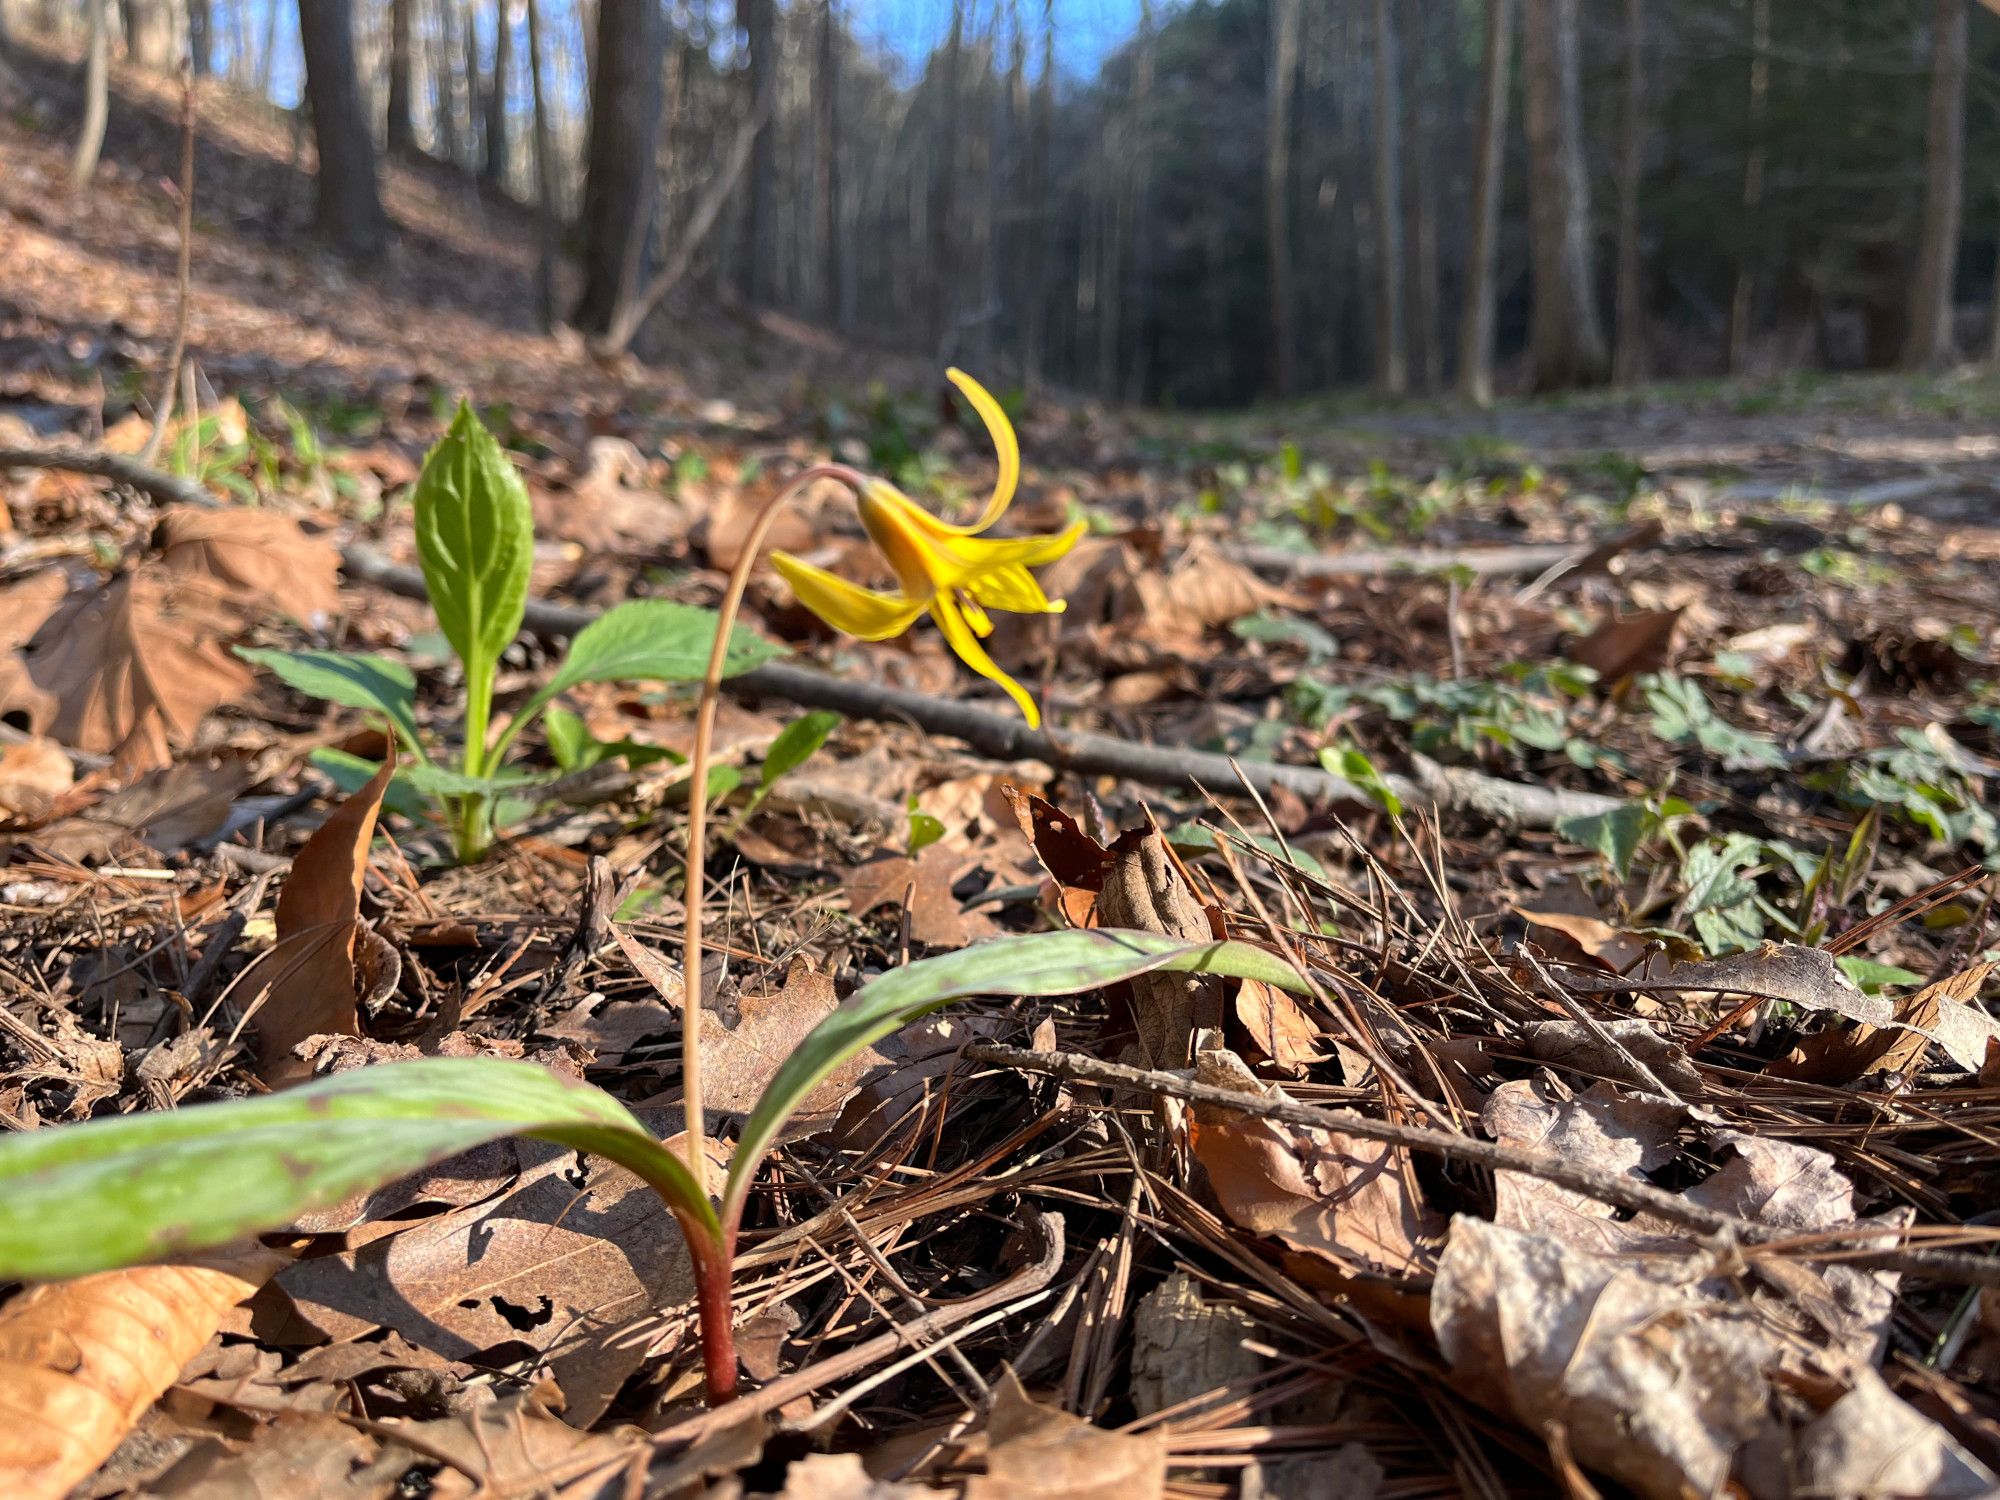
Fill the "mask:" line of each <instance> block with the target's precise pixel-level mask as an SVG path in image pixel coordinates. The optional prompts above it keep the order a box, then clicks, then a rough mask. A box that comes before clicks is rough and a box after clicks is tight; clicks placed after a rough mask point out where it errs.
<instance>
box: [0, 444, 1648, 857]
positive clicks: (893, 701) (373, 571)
mask: <svg viewBox="0 0 2000 1500" xmlns="http://www.w3.org/2000/svg"><path fill="white" fill-rule="evenodd" d="M10 468H14V469H25V468H40V469H64V470H67V471H69V472H70V473H73V474H95V475H98V476H100V477H102V478H105V479H111V480H115V481H117V482H118V483H120V484H124V485H129V486H131V487H132V488H133V489H135V490H139V491H141V492H143V493H145V494H148V495H150V496H152V497H153V498H154V499H155V500H158V501H162V502H165V503H167V504H174V505H203V506H215V505H218V504H220V502H219V501H218V500H217V499H216V498H215V496H213V495H211V494H209V493H208V491H207V490H205V489H203V488H202V486H201V485H199V484H197V483H195V482H194V481H193V480H191V479H182V478H180V477H179V476H177V475H173V474H167V473H163V472H161V471H160V470H158V469H155V468H152V467H150V466H149V465H146V464H142V463H140V462H138V461H137V460H136V459H132V458H128V457H126V456H125V455H124V454H122V453H106V452H103V451H102V450H99V449H95V448H0V470H4V469H10ZM340 560H341V566H342V568H343V569H344V570H345V571H346V573H347V575H348V576H349V577H350V578H353V579H356V580H358V581H360V582H362V583H372V584H374V585H375V586H376V587H378V588H385V589H387V590H389V592H390V593H392V594H401V595H403V596H404V597H406V598H411V599H425V598H428V597H429V593H428V591H427V590H426V589H425V587H424V579H423V575H422V574H421V573H419V572H417V571H416V570H415V569H414V568H405V567H400V566H398V565H397V564H395V563H392V562H390V561H389V560H388V559H387V558H386V557H384V556H382V554H381V553H379V552H377V551H376V550H375V549H374V548H372V547H369V546H365V545H363V544H362V543H359V542H350V543H349V544H348V545H346V546H345V547H343V548H341V551H340ZM596 618H597V611H595V610H589V609H582V608H578V607H577V606H575V605H567V604H551V603H549V602H548V601H546V600H543V599H530V600H529V601H528V608H527V614H526V623H527V626H528V628H529V629H530V630H535V631H538V632H540V633H541V634H543V635H548V636H554V637H557V638H566V637H569V636H573V635H575V634H576V633H577V632H578V631H579V630H581V629H583V628H584V626H586V625H588V624H590V623H591V621H593V620H595V619H596ZM723 686H724V687H726V688H727V689H728V690H729V691H730V692H731V693H733V694H735V695H736V696H738V697H745V698H778V699H782V700H783V701H785V702H787V703H796V704H798V705H800V706H801V707H804V708H826V709H832V710H833V711H834V712H836V713H842V714H847V715H849V716H850V717H853V718H861V719H876V720H897V721H901V722H903V723H907V724H911V725H914V726H915V727H916V728H918V729H921V730H923V731H924V732H925V733H927V734H942V735H950V736H951V737H952V738H954V739H958V740H963V741H964V742H965V743H966V744H967V745H970V746H971V747H972V748H973V749H974V750H975V751H977V752H978V753H979V754H981V755H984V756H987V757H989V758H991V759H994V760H1003V761H1006V760H1038V761H1041V762H1043V763H1044V764H1046V765H1050V766H1054V767H1056V768H1058V769H1059V770H1065V771H1072V772H1078V773H1081V774H1084V775H1109V776H1123V777H1128V778H1130V779H1131V780H1133V781H1140V782H1145V783H1147V784H1148V785H1151V786H1163V787H1177V788H1180V789H1182V790H1185V791H1202V790H1205V789H1207V788H1210V787H1222V786H1230V785H1235V784H1242V785H1247V786H1250V787H1254V788H1255V789H1256V791H1257V793H1258V794H1259V795H1260V796H1269V795H1270V794H1271V793H1273V792H1274V791H1277V790H1279V789H1280V788H1282V789H1283V790H1285V791H1287V792H1290V793H1292V794H1293V795H1295V796H1297V797H1299V798H1301V799H1303V800H1304V801H1305V802H1307V803H1308V804H1311V805H1315V806H1346V807H1351V808H1368V807H1373V806H1374V805H1375V803H1374V799H1373V798H1372V797H1370V795H1369V794H1368V793H1367V792H1365V791H1363V790H1362V789H1361V788H1360V787H1358V786H1356V785H1355V784H1354V783H1353V782H1351V781H1348V780H1346V779H1345V778H1344V777H1340V776H1334V775H1331V774H1329V773H1328V772H1326V771H1322V770H1319V769H1317V768H1316V767H1313V766H1287V765H1277V764H1273V763H1271V762H1268V761H1238V760H1235V759H1233V758H1232V757H1230V756H1226V755H1217V754H1214V753H1212V752H1210V751H1206V750H1192V749H1187V748H1184V747H1179V746H1168V745H1141V744H1135V743H1133V742H1132V741H1130V740H1121V739H1116V738H1114V737H1113V736H1111V735H1107V734H1091V733H1089V732H1087V731H1083V730H1050V729H1030V728H1029V727H1028V726H1027V725H1026V724H1025V723H1024V722H1022V721H1021V720H1020V719H1018V718H1015V717H1014V716H1012V715H1009V714H999V713H994V712H993V711H991V710H990V709H985V708H981V707H979V706H978V705H977V704H973V703H966V702H961V701H960V700H957V699H953V698H939V697H935V696H932V695H930V694H926V693H912V692H907V691H904V690H903V689H900V688H892V687H884V686H882V685H880V684H878V683H872V682H853V681H850V680H848V679H847V678H844V677H834V676H831V675H829V674H827V673H825V672H816V671H814V670H813V669H812V668H810V667H800V666H793V665H791V664H789V663H785V662H773V663H770V664H769V665H766V666H762V667H759V668H757V669H756V670H755V671H753V672H745V673H743V674H742V675H741V676H737V677H732V678H729V679H728V680H727V681H726V682H725V683H724V684H723ZM1433 769H1434V770H1437V771H1439V772H1440V773H1441V774H1439V775H1436V776H1433V777H1431V778H1430V782H1429V784H1428V785H1424V784H1420V783H1419V782H1418V781H1413V780H1411V779H1410V778H1408V777H1405V776H1398V775H1393V774H1391V775H1386V776H1384V777H1383V781H1384V782H1385V783H1386V784H1387V786H1388V788H1389V790H1390V791H1392V792H1394V793H1395V794H1396V796H1397V797H1399V798H1400V799H1401V800H1402V801H1403V803H1404V804H1405V805H1406V806H1408V807H1410V808H1413V809H1421V808H1425V807H1431V806H1441V807H1446V808H1451V809H1454V810H1456V809H1464V810H1468V811H1474V812H1479V813H1482V814H1484V815H1486V816H1488V817H1493V818H1496V819H1499V820H1501V821H1504V822H1508V823H1511V824H1512V825H1514V826H1516V827H1523V828H1534V827H1550V826H1553V824H1554V822H1555V820H1556V819H1558V818H1562V817H1573V816H1578V815H1588V814H1592V813H1599V812H1605V811H1608V810H1609V809H1610V808H1612V807H1615V806H1617V805H1618V804H1617V799H1616V798H1611V797H1600V796H1598V795H1597V794H1596V793H1592V792H1553V791H1550V790H1549V789H1547V788H1543V787H1532V786H1522V785H1518V784H1516V783H1513V782H1505V781H1500V780H1498V779H1497V778H1494V777H1491V776H1485V775H1482V774H1480V773H1478V772H1472V771H1463V770H1459V769H1457V768H1437V767H1433Z"/></svg>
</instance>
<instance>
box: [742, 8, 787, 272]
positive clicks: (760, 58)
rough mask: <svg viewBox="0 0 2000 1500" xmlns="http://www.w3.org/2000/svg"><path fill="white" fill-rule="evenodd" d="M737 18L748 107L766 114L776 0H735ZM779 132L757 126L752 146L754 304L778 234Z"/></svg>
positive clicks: (748, 262)
mask: <svg viewBox="0 0 2000 1500" xmlns="http://www.w3.org/2000/svg"><path fill="white" fill-rule="evenodd" d="M736 24H737V25H738V26H740V27H742V28H743V38H744V41H745V43H746V44H747V47H748V51H749V54H750V112H751V113H752V114H753V115H762V116H764V117H765V118H766V119H767V120H768V118H769V116H770V114H771V112H772V104H773V102H774V100H775V90H776V89H777V86H778V35H777V24H778V23H777V8H776V6H775V4H774V3H773V0H736ZM777 219H778V158H777V132H776V131H774V130H772V129H770V128H768V125H767V127H766V128H765V129H762V130H759V131H758V132H757V138H756V140H755V141H754V142H752V144H751V147H750V219H749V224H748V226H747V228H746V231H745V238H746V239H747V241H748V250H749V253H748V254H747V255H746V256H745V257H744V264H743V270H744V280H743V295H744V297H745V299H746V300H748V301H749V303H750V305H751V306H753V307H760V306H762V305H763V304H765V303H767V302H769V301H770V300H771V294H772V291H773V286H772V267H773V264H774V260H775V257H776V254H777V239H778V222H777Z"/></svg>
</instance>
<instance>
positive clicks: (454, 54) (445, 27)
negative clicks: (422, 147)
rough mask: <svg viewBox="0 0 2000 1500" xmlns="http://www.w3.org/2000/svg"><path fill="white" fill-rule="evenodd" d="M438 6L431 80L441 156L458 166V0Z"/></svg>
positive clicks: (461, 149) (460, 155)
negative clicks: (435, 97) (435, 101)
mask: <svg viewBox="0 0 2000 1500" xmlns="http://www.w3.org/2000/svg"><path fill="white" fill-rule="evenodd" d="M437 8H438V31H437V45H436V47H435V49H434V50H433V52H432V54H431V80H432V85H433V87H434V89H435V91H436V94H437V105H436V110H437V149H438V155H439V156H440V157H441V158H443V159H444V160H445V161H446V162H449V163H450V164H451V165H452V166H455V167H456V166H461V165H463V163H464V161H465V147H464V144H463V137H462V135H461V132H460V130H459V122H458V52H459V47H458V0H437ZM593 76H594V75H593Z"/></svg>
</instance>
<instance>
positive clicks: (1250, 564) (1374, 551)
mask: <svg viewBox="0 0 2000 1500" xmlns="http://www.w3.org/2000/svg"><path fill="white" fill-rule="evenodd" d="M1659 535H1660V527H1659V524H1658V523H1657V522H1648V523H1646V524H1645V525H1642V526H1634V527H1632V528H1631V529H1629V530H1627V531H1621V532H1619V533H1618V534H1617V535H1616V536H1611V537H1606V538H1605V539H1604V540H1603V541H1601V542H1591V543H1589V544H1588V545H1586V546H1581V547H1579V546H1576V545H1575V544H1573V543H1569V542H1554V543H1540V542H1538V543H1535V544H1533V545H1530V546H1521V547H1369V548H1364V549H1361V550H1358V551H1353V552H1293V551H1291V550H1290V549H1289V548H1285V547H1259V546H1253V545H1251V544H1249V543H1236V544H1231V545H1226V546H1224V547H1222V548H1221V549H1220V550H1221V552H1222V555H1223V556H1224V557H1227V558H1228V559H1229V560H1230V561H1232V562H1239V563H1242V564H1243V565H1244V566H1245V567H1247V568H1255V569H1256V570H1257V571H1258V572H1260V573H1270V574H1274V575H1277V576H1280V577H1285V578H1380V577H1383V576H1385V575H1387V574H1391V573H1445V572H1451V571H1457V570H1463V571H1464V572H1468V573H1471V574H1472V575H1473V576H1474V577H1477V578H1516V577H1520V576H1521V575H1523V574H1539V575H1541V576H1542V578H1543V579H1545V580H1546V581H1548V582H1553V581H1554V580H1555V579H1556V578H1559V577H1563V576H1565V575H1568V574H1572V573H1574V574H1585V573H1601V572H1604V571H1605V570H1606V569H1607V568H1609V566H1610V565H1611V562H1612V560H1613V559H1614V558H1616V557H1618V556H1619V555H1620V554H1621V553H1625V552H1629V551H1631V550H1632V549H1633V548H1634V547H1642V546H1645V545H1646V544H1647V543H1649V542H1652V541H1654V540H1656V539H1657V538H1658V537H1659ZM1544 586H1546V583H1545V584H1544Z"/></svg>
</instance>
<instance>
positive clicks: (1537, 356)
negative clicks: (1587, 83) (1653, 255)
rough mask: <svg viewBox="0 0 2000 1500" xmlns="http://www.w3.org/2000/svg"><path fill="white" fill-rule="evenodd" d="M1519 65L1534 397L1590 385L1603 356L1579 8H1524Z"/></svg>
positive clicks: (1606, 361)
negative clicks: (1524, 108)
mask: <svg viewBox="0 0 2000 1500" xmlns="http://www.w3.org/2000/svg"><path fill="white" fill-rule="evenodd" d="M1522 23H1523V24H1522V35H1521V43H1522V45H1521V61H1522V66H1523V69H1524V71H1525V73H1526V76H1527V88H1528V158H1529V162H1528V238H1529V243H1530V246H1531V248H1532V251H1533V258H1534V270H1535V285H1534V310H1533V317H1532V320H1531V323H1530V328H1529V360H1530V363H1531V365H1532V366H1533V371H1534V374H1533V381H1534V386H1535V389H1536V390H1543V391H1546V390H1555V389H1558V388H1560V387H1563V386H1569V385H1589V384H1594V383H1596V382H1597V381H1600V380H1602V379H1603V378H1604V376H1605V374H1606V373H1607V369H1608V366H1609V365H1610V356H1609V354H1608V353H1607V351H1606V349H1605V347H1604V325H1603V322H1602V320H1601V319H1600V318H1599V317H1598V314H1597V299H1596V297H1595V295H1594V289H1593V286H1592V280H1593V278H1592V275H1591V266H1590V261H1591V256H1590V179H1589V177H1588V176H1587V175H1586V173H1585V172H1584V166H1583V119H1582V116H1583V104H1582V97H1581V95H1582V88H1583V85H1582V79H1581V77H1580V74H1581V65H1580V61H1579V57H1578V52H1579V39H1578V35H1577V0H1526V4H1525V8H1524V9H1523V12H1522Z"/></svg>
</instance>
